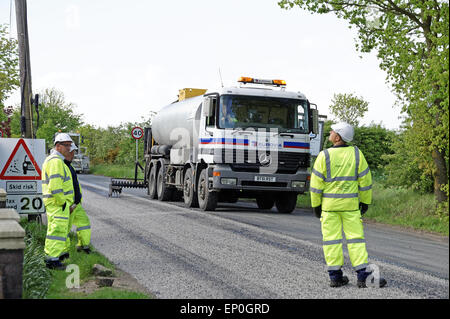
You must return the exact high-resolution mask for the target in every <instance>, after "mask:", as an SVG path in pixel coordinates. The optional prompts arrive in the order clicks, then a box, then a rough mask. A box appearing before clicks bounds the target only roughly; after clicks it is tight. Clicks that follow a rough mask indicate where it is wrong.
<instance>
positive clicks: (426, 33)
mask: <svg viewBox="0 0 450 319" xmlns="http://www.w3.org/2000/svg"><path fill="white" fill-rule="evenodd" d="M279 5H280V6H281V7H282V8H285V9H288V8H292V7H294V6H299V7H301V8H303V9H306V10H308V11H310V12H315V13H319V14H323V13H330V12H333V13H334V14H335V15H336V16H337V17H338V18H341V19H345V20H347V21H348V22H349V23H350V27H356V29H357V31H358V39H357V43H356V48H357V50H359V51H361V52H371V51H372V50H374V49H376V50H377V56H378V58H379V59H380V61H381V63H380V67H381V69H383V70H385V71H386V72H387V81H388V82H389V83H391V84H392V87H393V90H394V93H395V94H396V95H397V100H398V104H400V105H401V106H402V111H403V112H405V113H406V115H407V119H406V121H407V122H409V124H408V123H407V124H408V125H405V126H406V127H408V128H409V129H411V130H413V133H414V134H415V138H413V139H409V141H411V142H412V144H410V145H409V147H416V148H419V149H420V152H419V154H420V155H419V156H420V157H422V158H429V157H430V155H431V158H432V160H433V169H432V171H433V178H434V194H435V197H436V200H437V201H438V202H439V203H441V202H446V201H448V150H449V135H448V121H449V116H448V115H449V112H448V105H449V99H448V90H449V85H448V83H449V78H448V77H449V41H448V40H449V30H448V26H449V4H448V1H439V0H428V1H424V0H421V1H419V0H414V1H412V0H409V1H407V0H334V1H325V0H314V1H313V0H281V1H280V2H279Z"/></svg>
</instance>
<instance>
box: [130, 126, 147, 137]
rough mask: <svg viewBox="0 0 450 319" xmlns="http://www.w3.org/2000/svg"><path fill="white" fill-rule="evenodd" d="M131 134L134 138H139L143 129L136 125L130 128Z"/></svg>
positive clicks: (142, 134)
mask: <svg viewBox="0 0 450 319" xmlns="http://www.w3.org/2000/svg"><path fill="white" fill-rule="evenodd" d="M131 136H132V137H133V138H134V139H135V140H140V139H141V138H142V137H143V136H144V130H143V129H141V128H140V127H138V126H136V127H134V128H133V129H132V130H131Z"/></svg>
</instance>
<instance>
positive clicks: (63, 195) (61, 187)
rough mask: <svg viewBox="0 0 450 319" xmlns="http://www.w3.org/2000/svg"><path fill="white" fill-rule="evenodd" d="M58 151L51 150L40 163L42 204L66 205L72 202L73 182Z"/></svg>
mask: <svg viewBox="0 0 450 319" xmlns="http://www.w3.org/2000/svg"><path fill="white" fill-rule="evenodd" d="M58 154H59V153H57V152H55V151H52V154H50V155H49V156H48V157H47V158H46V159H45V161H44V164H43V165H42V195H43V196H42V197H43V198H44V204H45V206H46V207H47V206H48V205H54V206H63V205H64V203H66V204H67V205H68V206H70V205H72V204H73V201H74V200H73V183H72V175H71V173H70V170H69V168H68V167H67V165H66V164H64V161H63V158H62V157H61V156H60V155H58Z"/></svg>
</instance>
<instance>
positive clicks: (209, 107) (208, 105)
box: [203, 97, 214, 117]
mask: <svg viewBox="0 0 450 319" xmlns="http://www.w3.org/2000/svg"><path fill="white" fill-rule="evenodd" d="M213 105H214V104H213V103H212V99H211V98H210V97H206V98H205V99H204V100H203V115H204V116H205V117H210V116H212V115H213V111H214V110H213Z"/></svg>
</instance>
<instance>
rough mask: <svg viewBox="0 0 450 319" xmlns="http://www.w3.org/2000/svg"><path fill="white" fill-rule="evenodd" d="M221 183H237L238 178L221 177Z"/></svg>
mask: <svg viewBox="0 0 450 319" xmlns="http://www.w3.org/2000/svg"><path fill="white" fill-rule="evenodd" d="M220 183H221V184H223V185H236V183H237V180H236V178H221V179H220Z"/></svg>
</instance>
